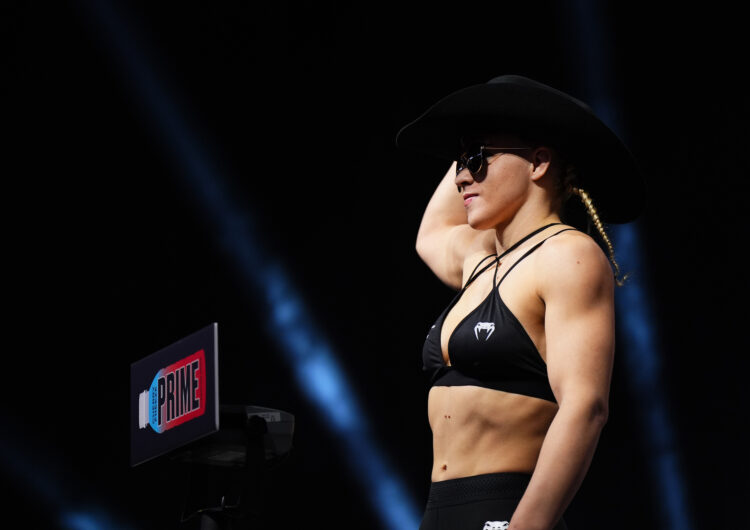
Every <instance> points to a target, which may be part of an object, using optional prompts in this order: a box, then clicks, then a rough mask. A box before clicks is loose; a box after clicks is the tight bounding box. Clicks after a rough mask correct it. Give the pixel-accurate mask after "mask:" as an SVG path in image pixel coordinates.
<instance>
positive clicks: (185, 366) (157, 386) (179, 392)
mask: <svg viewBox="0 0 750 530" xmlns="http://www.w3.org/2000/svg"><path fill="white" fill-rule="evenodd" d="M205 365H206V359H205V353H204V351H203V350H199V351H197V352H195V353H194V354H192V355H188V356H187V357H185V358H184V359H180V360H179V361H177V362H176V363H172V364H170V365H169V366H167V367H165V368H162V369H161V370H159V371H158V372H157V373H156V376H155V377H154V380H153V381H152V383H151V387H150V388H149V389H148V390H144V391H143V392H141V394H140V395H139V396H138V426H139V427H140V428H141V429H145V428H146V425H150V426H151V428H152V429H153V430H154V432H157V433H162V432H164V431H168V430H169V429H172V428H174V427H177V426H178V425H180V424H182V423H185V422H186V421H190V420H192V419H193V418H197V417H198V416H202V415H203V413H204V412H205V411H206V374H205Z"/></svg>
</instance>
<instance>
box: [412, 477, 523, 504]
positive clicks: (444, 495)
mask: <svg viewBox="0 0 750 530" xmlns="http://www.w3.org/2000/svg"><path fill="white" fill-rule="evenodd" d="M530 480H531V474H529V473H515V472H506V473H487V474H484V475H474V476H471V477H460V478H452V479H448V480H441V481H439V482H432V483H430V494H429V496H428V497H427V509H428V510H429V509H431V508H440V507H443V506H450V505H453V504H462V503H465V502H473V501H480V500H486V499H517V500H518V499H520V498H521V497H522V496H523V493H524V492H525V491H526V486H528V485H529V481H530Z"/></svg>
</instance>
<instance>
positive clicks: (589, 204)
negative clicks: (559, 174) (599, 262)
mask: <svg viewBox="0 0 750 530" xmlns="http://www.w3.org/2000/svg"><path fill="white" fill-rule="evenodd" d="M571 172H572V170H571V168H570V167H568V170H567V171H566V177H567V176H568V174H570V173H571ZM566 180H567V179H566ZM569 189H570V191H571V192H572V193H573V194H575V195H578V196H579V197H580V198H581V202H583V204H584V206H586V211H588V214H589V217H591V219H592V220H593V221H594V226H596V229H597V231H598V232H599V234H600V235H601V236H602V240H603V241H604V243H605V244H606V245H607V250H608V251H609V259H610V261H611V262H612V264H613V265H614V266H615V282H616V283H617V285H618V286H619V287H622V286H623V285H624V284H625V280H626V279H627V278H628V274H626V275H625V276H623V277H622V278H619V276H620V266H619V265H618V264H617V261H615V249H614V247H613V246H612V241H610V239H609V236H608V235H607V232H606V231H605V230H604V224H603V223H602V221H601V219H599V213H598V212H597V211H596V208H595V207H594V203H593V201H592V200H591V197H590V196H589V194H588V192H587V191H586V190H584V189H583V188H578V187H575V186H570V188H569Z"/></svg>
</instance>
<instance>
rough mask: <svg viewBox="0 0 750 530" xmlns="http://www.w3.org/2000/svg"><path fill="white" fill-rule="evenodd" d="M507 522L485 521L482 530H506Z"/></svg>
mask: <svg viewBox="0 0 750 530" xmlns="http://www.w3.org/2000/svg"><path fill="white" fill-rule="evenodd" d="M508 525H510V523H509V522H508V521H487V522H486V523H484V528H482V530H508Z"/></svg>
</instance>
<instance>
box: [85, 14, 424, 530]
mask: <svg viewBox="0 0 750 530" xmlns="http://www.w3.org/2000/svg"><path fill="white" fill-rule="evenodd" d="M87 5H88V6H89V7H90V9H91V14H92V15H93V20H94V22H95V24H94V26H95V27H96V28H98V30H99V36H100V37H101V39H102V41H103V42H104V43H105V44H108V45H109V48H110V51H111V52H112V53H113V55H114V57H115V58H116V60H117V61H118V62H119V64H121V65H122V67H123V68H124V73H125V76H124V77H125V79H124V81H126V82H128V83H131V87H132V88H133V92H134V95H135V97H136V98H137V99H138V101H139V102H140V103H141V104H142V105H143V109H144V115H145V116H146V117H147V118H149V119H150V120H151V123H152V125H153V129H152V132H153V133H154V134H156V135H157V136H158V139H159V140H160V141H162V142H163V141H164V139H166V140H167V141H166V145H167V147H168V148H169V150H170V154H171V155H172V156H173V159H174V161H175V163H176V165H177V167H178V168H179V169H180V174H181V175H182V176H183V177H184V184H185V186H186V187H187V188H188V189H189V191H190V192H191V193H192V195H193V197H194V198H195V200H196V202H197V203H198V204H199V205H200V210H201V211H202V212H203V213H204V215H205V219H206V221H207V222H208V223H210V225H211V228H212V232H213V233H214V234H216V235H217V236H218V237H219V240H220V241H221V243H222V246H223V250H224V251H225V253H226V254H227V255H228V256H229V257H230V258H231V262H232V264H233V265H234V269H235V270H236V271H237V273H238V275H239V277H240V279H241V280H242V282H243V283H244V285H245V287H247V288H248V292H252V293H258V292H260V293H263V295H264V298H265V299H264V301H263V307H260V308H259V309H261V311H259V312H265V313H267V314H268V315H269V320H268V322H267V326H266V329H267V331H268V332H269V335H270V336H271V337H272V338H273V339H274V340H275V341H276V342H277V344H278V345H279V350H280V351H281V352H283V354H284V355H285V356H286V358H287V360H288V362H289V364H290V365H291V366H292V368H293V369H294V371H295V374H296V377H297V383H298V385H299V386H300V388H302V390H303V392H304V394H305V395H306V396H307V398H308V399H309V400H310V401H311V402H312V403H313V404H314V405H315V406H316V407H317V409H318V411H319V413H320V416H321V417H322V418H323V419H324V420H325V421H326V423H327V425H328V426H329V428H331V429H332V430H333V431H335V432H336V434H337V435H338V437H339V438H340V439H341V441H342V444H343V446H344V448H345V449H346V455H347V458H348V464H349V467H350V469H352V471H353V475H354V477H355V478H356V479H357V480H359V481H360V482H361V485H362V487H363V491H364V492H365V494H366V495H367V496H368V499H369V501H370V503H371V505H372V508H373V511H374V512H375V513H377V514H378V515H379V516H380V518H381V521H382V523H383V526H384V527H386V528H392V529H394V530H403V529H408V528H417V527H418V525H419V517H420V516H419V512H418V510H417V509H416V507H415V506H416V505H415V503H414V502H413V501H412V500H411V495H410V494H409V493H408V492H407V491H406V489H405V488H404V486H403V485H402V484H401V481H400V480H399V479H398V477H397V476H396V474H395V472H394V471H393V470H392V469H391V466H390V465H389V464H388V462H387V460H386V458H385V456H384V454H383V452H382V451H381V450H380V449H379V448H378V447H376V445H375V444H374V442H373V441H372V439H371V438H370V436H369V435H368V426H367V421H366V418H365V414H364V413H363V411H362V410H361V408H360V406H359V404H358V400H357V396H356V393H355V392H354V390H353V389H352V388H351V387H350V385H349V383H348V381H347V379H346V376H345V374H344V373H343V370H342V369H341V367H340V366H339V364H338V362H337V361H336V355H335V353H334V352H333V349H332V347H331V346H330V344H329V343H328V341H327V340H326V339H325V337H323V336H322V335H321V334H320V332H319V331H318V329H317V327H316V326H315V324H314V321H313V318H312V317H311V314H310V312H309V310H308V309H307V307H306V305H305V303H304V301H303V300H302V297H301V296H300V295H299V294H298V292H297V290H296V289H295V288H294V286H293V283H292V281H291V279H290V277H289V275H288V274H286V273H285V272H284V269H283V267H282V266H281V265H280V264H279V263H278V262H276V261H275V260H271V258H270V257H269V256H268V255H267V254H266V253H265V251H264V249H263V245H262V242H261V241H260V238H258V237H257V236H256V234H255V231H254V230H253V227H252V219H251V217H250V216H249V215H248V213H247V212H246V211H244V210H243V209H242V208H241V207H240V205H238V204H237V203H236V202H235V201H234V200H233V198H232V195H231V193H229V191H228V190H227V189H226V187H225V179H224V178H223V177H222V175H221V173H220V172H219V171H217V170H216V169H215V167H214V165H213V164H212V163H211V161H210V160H209V158H208V157H207V156H206V155H205V154H204V152H203V147H202V146H201V145H200V143H199V142H198V141H196V139H195V136H194V134H193V133H192V131H191V128H190V127H189V126H188V124H187V122H186V120H184V119H183V116H182V114H181V112H180V111H179V110H178V109H177V108H176V106H175V105H174V104H173V103H172V101H171V99H170V98H169V96H168V95H167V92H166V90H165V89H164V88H163V83H162V82H160V81H159V80H158V79H157V76H156V74H155V72H154V71H153V70H152V68H151V67H150V66H149V64H148V61H147V60H146V55H145V54H144V53H142V52H140V51H139V49H138V45H139V43H138V39H137V38H136V36H135V34H134V33H133V32H132V31H129V30H128V26H127V24H126V22H125V20H124V19H123V16H122V14H119V13H118V14H115V13H114V11H113V5H112V4H111V3H109V2H105V1H102V2H92V3H87Z"/></svg>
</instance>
